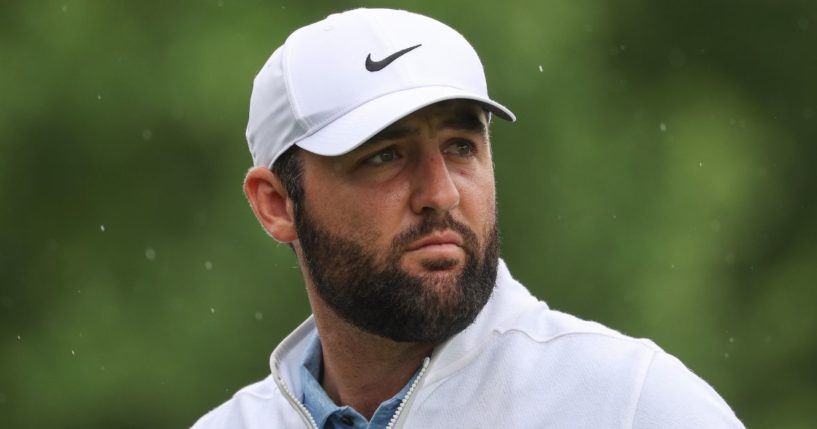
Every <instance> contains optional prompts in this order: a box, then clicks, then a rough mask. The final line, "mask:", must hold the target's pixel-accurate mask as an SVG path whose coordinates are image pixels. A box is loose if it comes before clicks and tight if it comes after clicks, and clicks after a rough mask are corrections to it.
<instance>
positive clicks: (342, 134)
mask: <svg viewBox="0 0 817 429" xmlns="http://www.w3.org/2000/svg"><path fill="white" fill-rule="evenodd" d="M454 99H466V100H474V101H478V102H480V103H482V104H483V105H484V106H485V107H486V108H487V109H488V110H489V111H491V112H492V113H493V114H495V115H496V116H499V117H500V118H502V119H505V120H507V121H511V122H513V121H515V120H516V116H514V114H513V112H511V111H510V110H509V109H508V108H507V107H505V106H503V105H501V104H499V103H497V102H495V101H493V100H491V99H489V98H486V97H482V96H478V95H474V94H473V93H470V92H466V91H463V90H461V89H457V88H452V87H446V86H430V87H429V86H426V87H419V88H412V89H407V90H403V91H398V92H393V93H391V94H386V95H384V96H382V97H378V98H376V99H374V100H371V101H369V102H367V103H365V104H362V105H360V106H358V107H357V108H355V109H353V110H351V111H350V112H348V113H346V114H344V115H343V116H341V117H339V118H337V119H335V120H334V121H332V122H331V123H329V124H328V125H326V126H325V127H323V128H321V129H319V130H318V131H316V132H315V133H313V134H310V135H308V136H306V137H304V138H303V139H301V140H299V141H297V142H296V143H295V144H296V145H298V146H299V147H301V148H303V149H305V150H308V151H309V152H312V153H316V154H318V155H324V156H337V155H343V154H345V153H347V152H350V151H351V150H353V149H355V148H356V147H358V146H360V145H361V144H363V143H364V142H365V141H366V140H369V139H370V138H372V137H373V136H374V135H375V134H377V133H379V132H380V131H382V130H383V129H384V128H386V127H388V126H389V125H391V124H393V123H395V122H397V121H398V120H400V119H401V118H403V117H404V116H406V115H409V114H411V113H413V112H415V111H417V110H419V109H422V108H423V107H426V106H430V105H432V104H434V103H437V102H440V101H445V100H454Z"/></svg>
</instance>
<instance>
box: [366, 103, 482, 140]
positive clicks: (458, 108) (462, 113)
mask: <svg viewBox="0 0 817 429" xmlns="http://www.w3.org/2000/svg"><path fill="white" fill-rule="evenodd" d="M423 125H427V126H429V127H430V128H432V129H444V128H450V129H455V130H460V131H467V132H471V133H478V134H483V135H487V131H488V114H487V111H486V110H485V107H484V106H483V105H482V104H480V103H478V102H475V101H470V100H446V101H441V102H438V103H435V104H432V105H430V106H426V107H424V108H422V109H419V110H417V111H415V112H413V113H411V114H408V115H406V116H404V117H402V118H401V119H399V120H397V121H396V122H394V123H392V124H391V125H389V126H387V127H386V128H384V129H383V130H382V131H380V132H379V133H377V134H375V135H374V136H373V137H372V138H370V139H369V140H367V141H366V142H364V143H363V144H362V145H361V147H365V146H369V145H372V144H375V143H378V142H381V141H383V140H395V139H400V138H403V137H406V136H408V135H411V134H415V133H417V132H419V128H420V127H421V126H423Z"/></svg>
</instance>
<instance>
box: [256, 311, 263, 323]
mask: <svg viewBox="0 0 817 429" xmlns="http://www.w3.org/2000/svg"><path fill="white" fill-rule="evenodd" d="M263 318H264V313H262V312H260V311H256V312H255V320H257V321H259V322H260V321H261V319H263Z"/></svg>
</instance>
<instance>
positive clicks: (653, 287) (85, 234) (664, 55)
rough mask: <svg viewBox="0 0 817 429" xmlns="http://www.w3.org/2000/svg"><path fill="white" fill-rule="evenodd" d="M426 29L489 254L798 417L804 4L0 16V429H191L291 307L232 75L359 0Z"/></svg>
mask: <svg viewBox="0 0 817 429" xmlns="http://www.w3.org/2000/svg"><path fill="white" fill-rule="evenodd" d="M361 5H368V6H389V7H400V8H406V9H409V10H413V11H417V12H421V13H425V14H428V15H430V16H433V17H436V18H438V19H440V20H442V21H444V22H446V23H448V24H450V25H451V26H453V27H454V28H456V29H458V30H459V31H460V32H462V33H463V34H464V35H465V36H466V37H467V38H468V39H469V40H471V42H472V43H473V44H474V45H475V47H476V48H477V51H478V52H479V53H480V55H481V57H482V59H483V62H484V64H485V68H486V72H487V74H488V81H489V88H490V92H491V94H492V96H493V97H494V98H496V99H497V100H499V101H500V102H502V103H503V104H505V105H507V106H509V107H510V108H512V109H513V110H514V111H515V113H516V114H517V115H518V118H519V121H518V122H517V123H516V124H507V123H504V122H502V121H497V122H495V125H494V127H493V141H494V150H495V159H496V168H497V173H496V174H497V183H498V192H499V205H500V208H499V209H500V224H501V229H502V232H503V247H502V251H503V255H504V258H505V259H506V261H507V262H508V264H509V266H510V268H511V270H512V272H513V273H514V274H515V276H516V277H518V278H519V279H520V280H522V281H523V282H524V283H525V284H526V285H527V286H528V287H529V288H531V289H532V290H533V291H534V293H535V294H536V295H538V296H539V297H540V298H542V299H544V300H546V301H547V302H548V303H549V304H550V305H551V306H552V307H554V308H557V309H561V310H564V311H567V312H570V313H574V314H576V315H578V316H581V317H584V318H588V319H593V320H598V321H601V322H603V323H605V324H607V325H609V326H612V327H614V328H617V329H619V330H621V331H623V332H625V333H627V334H629V335H633V336H637V337H649V338H652V339H653V340H655V341H656V342H657V343H658V344H659V345H661V346H662V347H663V348H665V349H666V350H667V351H669V352H670V353H672V354H675V355H676V356H678V357H679V358H681V359H682V360H683V361H684V362H685V363H686V364H687V365H688V366H689V367H690V368H691V369H692V370H694V371H695V372H696V373H698V374H699V375H701V376H702V377H703V378H704V379H706V380H708V381H709V382H710V383H711V384H712V385H713V386H714V387H715V388H716V389H717V390H718V391H719V392H720V393H721V394H722V395H723V396H724V398H725V399H726V400H727V402H729V403H730V404H731V405H732V407H733V408H734V410H735V411H736V413H737V414H738V416H739V417H740V418H741V419H742V420H743V421H744V422H745V423H746V424H747V426H749V427H756V428H771V427H774V428H807V427H808V428H810V427H813V426H812V425H813V424H814V421H815V417H816V416H815V412H814V408H815V404H817V366H815V361H817V335H815V333H817V329H816V328H817V321H816V320H815V315H816V314H817V291H815V286H817V263H816V262H817V210H815V202H814V197H815V192H814V187H815V185H816V184H817V173H815V170H814V168H813V166H812V164H814V163H815V161H817V149H815V143H817V142H815V137H817V129H816V128H817V81H816V80H815V76H817V3H815V2H814V1H782V2H769V1H716V2H705V1H687V2H673V1H655V0H653V1H650V0H620V1H615V2H606V1H573V0H554V1H547V2H533V1H514V0H508V1H505V2H474V1H444V2H443V1H436V2H435V1H409V0H406V1H381V2H374V1H370V2H365V1H357V2H355V1H328V0H326V1H310V2H305V1H260V0H250V1H241V2H239V1H231V0H201V1H177V2H159V1H142V2H116V1H100V0H97V1H90V0H89V1H81V0H65V1H34V2H23V1H5V2H4V3H3V5H2V6H0V225H2V228H3V229H2V236H1V238H0V427H3V428H46V427H60V428H85V429H87V428H147V427H151V428H165V427H166V428H178V427H187V426H189V425H190V424H192V423H193V422H194V421H195V420H196V418H198V417H199V416H200V415H202V414H203V413H204V412H206V411H207V410H209V409H210V408H212V407H214V406H216V405H217V404H219V403H221V402H222V401H224V400H226V399H227V398H228V397H229V396H230V395H231V394H232V393H233V392H235V391H236V390H237V389H238V388H240V387H242V386H244V385H246V384H248V383H250V382H252V381H255V380H258V379H261V378H263V377H265V375H266V374H268V371H269V370H268V363H267V359H268V355H269V353H270V351H271V350H272V348H273V347H274V346H275V345H276V344H277V342H278V341H279V340H280V339H281V338H283V336H284V335H286V334H287V333H288V332H289V331H290V330H291V329H292V328H294V327H295V326H296V325H297V324H298V323H299V322H300V321H301V320H302V319H304V318H305V317H306V316H307V314H308V313H309V308H308V305H307V302H306V298H305V294H304V292H303V285H302V281H301V278H300V273H299V271H298V269H297V268H296V266H295V265H296V262H295V259H294V257H293V256H292V254H291V252H290V251H289V249H288V248H287V247H286V246H280V245H277V244H276V243H275V242H273V241H272V240H270V239H268V238H267V237H266V235H265V234H264V233H263V232H262V230H261V229H260V227H259V226H258V225H257V223H256V221H255V220H254V218H253V216H252V214H251V212H250V210H249V208H248V206H247V204H246V202H245V200H244V197H243V195H242V192H241V182H242V178H243V174H244V172H245V171H246V170H247V168H248V167H249V166H250V157H249V154H248V152H247V148H246V143H245V141H244V136H243V133H244V127H245V122H246V117H247V106H248V99H249V94H250V89H251V82H252V78H253V76H254V74H255V72H256V71H257V70H258V69H259V68H260V67H261V65H262V64H263V63H264V62H265V61H266V58H267V57H268V55H269V54H270V53H271V52H272V51H273V50H274V48H275V47H277V46H278V45H280V44H281V43H282V42H283V41H284V39H285V38H286V36H287V35H288V34H289V33H290V32H291V31H293V30H294V29H296V28H298V27H300V26H302V25H305V24H308V23H310V22H313V21H316V20H319V19H321V18H323V17H324V16H325V15H327V14H329V13H330V12H333V11H339V10H343V9H349V8H353V7H356V6H361Z"/></svg>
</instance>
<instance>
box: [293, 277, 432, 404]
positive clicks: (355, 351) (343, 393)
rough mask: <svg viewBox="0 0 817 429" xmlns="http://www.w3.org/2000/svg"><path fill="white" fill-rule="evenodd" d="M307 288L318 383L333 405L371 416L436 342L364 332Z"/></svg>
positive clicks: (407, 379)
mask: <svg viewBox="0 0 817 429" xmlns="http://www.w3.org/2000/svg"><path fill="white" fill-rule="evenodd" d="M307 290H308V294H309V301H310V303H311V305H312V312H313V314H314V317H315V324H316V325H317V328H318V332H319V334H320V338H321V348H322V350H323V377H322V379H321V380H320V381H321V385H322V386H323V389H324V390H325V391H326V393H327V395H329V397H330V398H332V400H333V401H335V403H336V404H338V405H348V406H351V407H352V408H354V409H355V410H357V412H359V413H360V414H362V415H363V416H364V417H366V418H367V419H371V417H372V415H373V414H374V412H375V410H376V409H377V407H378V406H379V405H380V403H382V402H383V401H385V400H387V399H389V398H391V397H393V396H394V395H395V394H397V392H399V391H400V390H401V389H402V388H403V386H405V385H406V383H407V382H408V381H409V379H411V376H412V375H414V373H415V372H416V371H417V368H419V367H420V365H421V364H422V362H423V359H424V358H425V357H426V356H428V355H430V354H431V351H432V349H433V348H434V345H433V344H429V343H401V342H396V341H392V340H389V339H386V338H383V337H380V336H377V335H373V334H370V333H368V332H364V331H362V330H360V329H359V328H357V327H355V326H353V325H351V324H349V323H348V322H346V321H345V320H343V319H341V318H340V317H338V315H337V314H335V313H334V311H332V310H331V309H330V308H328V307H327V306H326V305H325V304H324V303H323V301H322V300H321V299H320V297H318V296H316V294H315V293H314V291H313V290H312V288H309V287H308V288H307Z"/></svg>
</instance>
